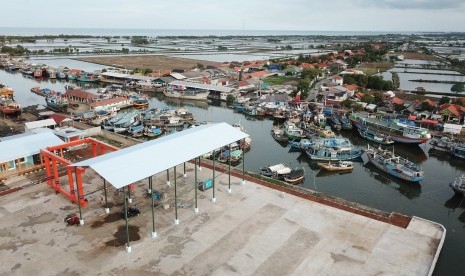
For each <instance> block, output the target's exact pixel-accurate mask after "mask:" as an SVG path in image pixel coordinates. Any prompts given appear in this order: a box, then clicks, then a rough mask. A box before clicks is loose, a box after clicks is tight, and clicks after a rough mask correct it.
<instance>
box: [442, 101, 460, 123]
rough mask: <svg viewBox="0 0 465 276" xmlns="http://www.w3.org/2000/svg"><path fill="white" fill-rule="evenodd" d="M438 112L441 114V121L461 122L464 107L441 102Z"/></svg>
mask: <svg viewBox="0 0 465 276" xmlns="http://www.w3.org/2000/svg"><path fill="white" fill-rule="evenodd" d="M438 113H439V114H441V115H442V121H443V122H447V123H449V122H453V123H462V122H463V118H464V115H465V108H464V107H462V106H460V105H456V104H443V105H441V106H439V111H438Z"/></svg>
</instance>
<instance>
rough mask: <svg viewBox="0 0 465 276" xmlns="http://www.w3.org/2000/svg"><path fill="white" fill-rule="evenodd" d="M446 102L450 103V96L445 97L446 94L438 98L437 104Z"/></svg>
mask: <svg viewBox="0 0 465 276" xmlns="http://www.w3.org/2000/svg"><path fill="white" fill-rule="evenodd" d="M448 103H450V98H449V97H447V96H443V97H442V98H441V99H440V100H439V105H442V104H448Z"/></svg>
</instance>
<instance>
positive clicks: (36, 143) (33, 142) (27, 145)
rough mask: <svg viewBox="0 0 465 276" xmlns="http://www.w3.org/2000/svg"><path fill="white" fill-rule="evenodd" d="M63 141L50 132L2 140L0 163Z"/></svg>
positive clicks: (37, 151) (31, 153)
mask: <svg viewBox="0 0 465 276" xmlns="http://www.w3.org/2000/svg"><path fill="white" fill-rule="evenodd" d="M63 143H64V142H63V141H62V140H61V139H60V138H58V137H57V136H56V135H55V134H53V133H51V132H42V133H38V134H31V135H26V136H21V137H18V138H15V139H9V140H6V141H2V142H0V163H2V162H8V161H11V160H15V159H18V158H21V157H26V156H31V155H34V154H38V153H39V152H40V150H41V149H44V148H46V147H49V146H55V145H60V144H63Z"/></svg>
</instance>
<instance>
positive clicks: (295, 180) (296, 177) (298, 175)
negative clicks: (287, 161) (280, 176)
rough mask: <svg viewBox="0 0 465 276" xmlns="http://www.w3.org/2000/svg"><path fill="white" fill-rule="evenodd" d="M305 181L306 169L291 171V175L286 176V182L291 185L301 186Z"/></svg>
mask: <svg viewBox="0 0 465 276" xmlns="http://www.w3.org/2000/svg"><path fill="white" fill-rule="evenodd" d="M304 179H305V170H304V168H295V169H291V171H290V172H289V173H287V174H286V175H284V181H286V182H287V183H289V184H299V183H301V182H302V181H304Z"/></svg>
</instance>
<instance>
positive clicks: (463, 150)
mask: <svg viewBox="0 0 465 276" xmlns="http://www.w3.org/2000/svg"><path fill="white" fill-rule="evenodd" d="M450 154H451V155H452V157H455V158H459V159H465V145H464V144H462V143H457V144H455V145H453V146H452V148H451V149H450Z"/></svg>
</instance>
